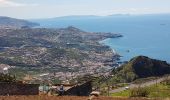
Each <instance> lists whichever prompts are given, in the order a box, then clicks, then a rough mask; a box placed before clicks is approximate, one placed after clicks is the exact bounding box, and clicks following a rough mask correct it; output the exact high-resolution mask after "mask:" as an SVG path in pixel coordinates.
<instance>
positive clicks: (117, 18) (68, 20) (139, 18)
mask: <svg viewBox="0 0 170 100" xmlns="http://www.w3.org/2000/svg"><path fill="white" fill-rule="evenodd" d="M32 21H34V22H38V23H40V24H41V27H48V28H49V27H50V28H61V27H67V26H74V27H77V28H80V29H82V30H85V31H89V32H113V33H120V34H122V35H123V37H122V38H114V39H106V40H103V41H102V43H104V44H106V45H108V46H110V47H111V48H112V49H113V50H115V51H116V52H117V53H119V54H120V55H121V56H122V57H121V61H128V60H130V59H131V58H133V57H135V56H139V55H144V56H148V57H151V58H154V59H159V60H164V61H167V62H169V63H170V14H155V15H112V16H102V17H100V16H72V17H60V18H53V19H41V20H32Z"/></svg>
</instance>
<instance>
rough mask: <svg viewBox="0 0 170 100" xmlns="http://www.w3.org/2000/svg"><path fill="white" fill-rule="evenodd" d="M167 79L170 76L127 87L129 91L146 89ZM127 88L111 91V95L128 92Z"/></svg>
mask: <svg viewBox="0 0 170 100" xmlns="http://www.w3.org/2000/svg"><path fill="white" fill-rule="evenodd" d="M167 79H170V76H164V77H160V78H158V79H156V80H152V81H148V82H145V83H141V84H130V85H129V86H126V87H128V88H129V89H132V88H135V87H146V86H151V85H154V84H157V83H160V82H162V81H164V80H167ZM126 87H121V88H118V89H114V90H111V91H110V93H116V92H121V91H124V90H126Z"/></svg>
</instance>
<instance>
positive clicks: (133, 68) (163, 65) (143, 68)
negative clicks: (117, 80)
mask: <svg viewBox="0 0 170 100" xmlns="http://www.w3.org/2000/svg"><path fill="white" fill-rule="evenodd" d="M113 73H114V74H116V75H117V76H121V77H122V78H124V79H127V80H128V81H133V80H134V79H138V78H147V77H154V76H162V75H165V74H170V64H168V63H167V62H166V61H160V60H156V59H151V58H148V57H145V56H138V57H135V58H133V59H131V60H130V61H129V62H128V63H127V64H125V65H123V66H121V67H119V68H116V69H114V70H113Z"/></svg>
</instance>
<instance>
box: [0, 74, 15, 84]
mask: <svg viewBox="0 0 170 100" xmlns="http://www.w3.org/2000/svg"><path fill="white" fill-rule="evenodd" d="M0 82H16V78H15V76H12V75H10V74H2V73H1V74H0Z"/></svg>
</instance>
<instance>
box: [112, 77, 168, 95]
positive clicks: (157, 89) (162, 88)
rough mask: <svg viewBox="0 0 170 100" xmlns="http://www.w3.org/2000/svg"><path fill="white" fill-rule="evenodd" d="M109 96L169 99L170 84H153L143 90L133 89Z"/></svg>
mask: <svg viewBox="0 0 170 100" xmlns="http://www.w3.org/2000/svg"><path fill="white" fill-rule="evenodd" d="M111 96H121V97H141V96H142V97H151V98H155V97H160V98H166V97H170V84H169V80H168V82H167V81H164V82H162V83H159V84H155V85H152V86H149V87H144V88H140V87H139V88H133V89H130V90H125V91H122V92H118V93H113V94H111Z"/></svg>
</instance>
